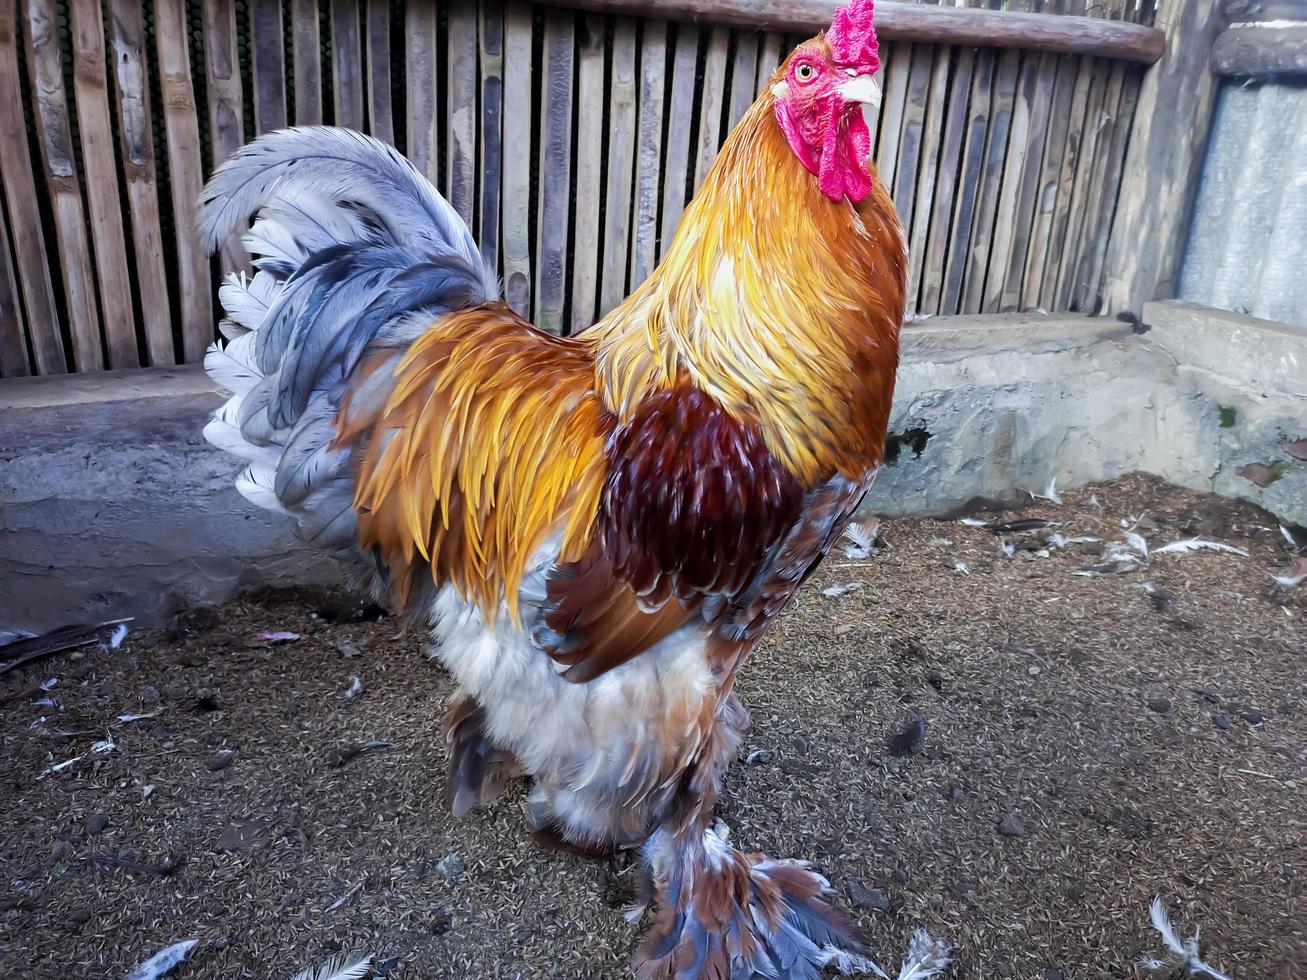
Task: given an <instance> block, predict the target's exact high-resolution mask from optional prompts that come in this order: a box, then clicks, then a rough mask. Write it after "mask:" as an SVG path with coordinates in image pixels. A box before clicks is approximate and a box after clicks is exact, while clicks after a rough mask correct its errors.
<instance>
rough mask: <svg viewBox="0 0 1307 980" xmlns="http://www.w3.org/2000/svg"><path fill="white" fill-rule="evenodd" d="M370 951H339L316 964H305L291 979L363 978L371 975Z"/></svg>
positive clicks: (328, 979)
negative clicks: (339, 952)
mask: <svg viewBox="0 0 1307 980" xmlns="http://www.w3.org/2000/svg"><path fill="white" fill-rule="evenodd" d="M375 959H376V957H375V956H374V955H373V954H372V953H359V952H353V953H341V954H339V955H338V956H333V957H332V958H331V959H329V960H326V961H325V962H322V963H319V964H318V965H317V966H306V967H305V968H304V969H303V970H301V971H300V972H299V973H297V974H295V976H293V977H292V978H291V980H364V978H365V977H369V976H371V975H372V962H373V960H375Z"/></svg>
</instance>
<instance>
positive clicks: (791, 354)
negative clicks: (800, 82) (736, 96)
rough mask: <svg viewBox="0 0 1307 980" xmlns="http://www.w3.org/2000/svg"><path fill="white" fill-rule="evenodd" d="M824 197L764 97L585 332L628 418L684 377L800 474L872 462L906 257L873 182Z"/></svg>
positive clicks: (884, 410) (848, 471) (881, 436)
mask: <svg viewBox="0 0 1307 980" xmlns="http://www.w3.org/2000/svg"><path fill="white" fill-rule="evenodd" d="M873 179H874V182H875V185H876V186H875V188H874V189H873V191H872V193H871V194H870V196H868V197H867V199H866V200H864V201H863V202H862V203H860V204H857V205H854V204H852V203H851V202H850V201H849V200H847V199H845V200H842V201H839V202H835V201H831V200H830V199H829V198H827V197H825V196H824V195H823V194H822V193H821V190H820V188H819V187H818V185H817V180H816V178H814V177H813V175H812V174H811V173H809V172H808V171H807V170H806V169H805V168H804V167H803V165H802V164H801V163H800V162H799V160H798V159H797V158H796V157H795V155H794V153H793V152H792V151H791V150H790V147H789V145H788V144H787V143H786V141H785V138H784V136H783V134H782V132H781V129H780V127H779V126H778V125H777V123H776V120H775V101H774V98H773V97H772V95H771V93H770V91H764V94H763V95H762V97H761V98H759V100H758V101H757V102H756V103H755V104H754V106H753V108H752V109H750V110H749V112H748V113H747V114H746V116H745V117H744V119H743V120H742V121H741V122H740V124H739V125H738V126H737V127H736V128H735V131H734V132H733V133H732V134H731V135H730V137H729V138H728V139H727V141H726V143H725V145H724V146H723V147H722V151H721V153H720V155H719V156H718V158H717V162H716V163H715V164H714V165H713V168H712V170H711V171H710V172H709V174H708V177H707V179H706V180H705V182H704V185H703V187H702V188H701V189H700V191H699V193H698V194H697V195H696V197H695V199H694V200H693V201H692V202H691V203H690V205H689V207H688V208H687V209H686V211H685V215H684V217H683V218H682V219H681V224H680V227H679V228H678V230H677V233H676V237H675V238H674V239H673V241H672V243H671V245H670V246H669V247H668V249H667V253H666V256H665V257H664V259H663V261H662V263H661V264H660V265H659V267H658V268H657V269H656V270H655V271H654V273H653V275H651V276H650V277H649V279H648V280H647V281H646V282H645V283H643V284H642V285H641V286H640V287H639V288H638V289H636V291H635V292H634V293H632V295H631V296H630V297H629V298H628V299H627V300H626V302H625V303H623V304H622V305H621V306H620V307H618V308H617V309H616V310H614V311H613V312H612V313H611V314H609V316H608V317H606V318H605V319H604V320H603V321H602V322H601V323H599V324H598V325H596V327H595V329H594V331H593V333H592V334H591V336H592V337H593V338H594V340H595V343H596V344H597V350H598V371H599V383H600V389H601V391H602V393H603V396H604V398H605V400H606V401H607V403H608V407H609V408H610V409H611V410H612V411H613V412H614V413H615V414H616V415H618V416H619V417H620V418H629V417H630V415H631V413H632V412H633V411H634V410H635V408H636V407H637V406H638V405H639V403H640V401H642V400H643V398H644V397H645V396H647V395H648V394H650V393H651V392H653V391H657V390H659V389H664V388H670V387H674V386H676V385H680V384H687V383H688V384H692V385H694V386H696V387H698V388H701V389H703V390H704V391H705V392H707V393H708V394H710V395H711V396H712V397H714V398H715V399H716V400H717V401H719V402H720V403H721V404H722V405H723V406H724V407H725V408H726V409H727V410H728V411H730V412H731V413H732V414H735V415H737V416H739V417H742V418H749V419H753V420H756V421H757V422H758V423H759V424H760V426H761V427H762V429H763V432H764V435H765V437H766V439H767V443H768V447H769V449H770V450H771V451H772V452H773V453H775V454H776V455H777V456H778V457H779V458H780V459H781V460H782V461H783V462H784V463H785V464H786V466H787V467H788V468H789V469H790V470H791V472H793V473H794V474H795V475H796V476H798V477H799V478H800V479H802V480H805V481H815V480H818V479H822V478H824V477H825V476H827V475H829V474H830V473H831V472H841V473H844V474H845V475H849V476H854V477H857V476H861V475H862V474H863V473H865V472H867V471H868V470H870V469H872V468H874V466H875V465H876V464H877V463H879V461H880V456H881V453H882V451H883V446H884V440H885V427H886V424H887V421H888V415H889V401H890V398H891V397H892V394H893V387H894V372H895V369H896V367H897V364H898V329H899V324H900V322H901V320H902V317H903V310H904V293H905V285H906V277H907V254H906V246H905V243H904V240H903V233H902V229H901V227H900V225H899V221H898V216H897V214H896V213H895V211H894V207H893V204H892V203H891V202H890V199H889V195H888V194H887V193H886V191H885V189H884V188H883V187H882V186H881V185H880V180H879V178H877V177H875V174H874V169H873Z"/></svg>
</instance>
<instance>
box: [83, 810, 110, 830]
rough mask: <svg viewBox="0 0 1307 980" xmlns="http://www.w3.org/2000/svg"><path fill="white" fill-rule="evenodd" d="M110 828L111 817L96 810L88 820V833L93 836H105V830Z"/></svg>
mask: <svg viewBox="0 0 1307 980" xmlns="http://www.w3.org/2000/svg"><path fill="white" fill-rule="evenodd" d="M108 826H109V815H108V814H106V813H102V812H100V811H99V810H96V811H95V813H92V814H91V815H90V816H89V817H87V818H86V832H87V833H88V834H91V835H92V836H94V835H96V834H103V833H104V831H105V828H106V827H108Z"/></svg>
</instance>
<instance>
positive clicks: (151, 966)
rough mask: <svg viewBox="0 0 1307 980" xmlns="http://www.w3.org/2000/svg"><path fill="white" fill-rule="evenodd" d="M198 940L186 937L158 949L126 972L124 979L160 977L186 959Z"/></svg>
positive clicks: (146, 979)
mask: <svg viewBox="0 0 1307 980" xmlns="http://www.w3.org/2000/svg"><path fill="white" fill-rule="evenodd" d="M198 942H199V940H198V939H186V940H183V941H182V942H180V943H173V944H172V945H171V946H169V947H168V948H167V949H161V950H159V952H157V953H155V954H154V955H153V956H151V957H150V958H149V959H148V960H146V961H145V962H144V963H142V964H141V965H140V966H138V967H137V968H136V969H135V970H133V971H132V972H131V973H129V974H127V977H126V980H159V978H160V977H163V976H167V975H168V974H169V973H171V972H172V971H173V969H174V968H175V967H176V966H177V965H178V964H179V963H181V962H182V960H184V959H186V957H187V955H189V953H190V951H191V950H192V949H194V948H195V944H196V943H198Z"/></svg>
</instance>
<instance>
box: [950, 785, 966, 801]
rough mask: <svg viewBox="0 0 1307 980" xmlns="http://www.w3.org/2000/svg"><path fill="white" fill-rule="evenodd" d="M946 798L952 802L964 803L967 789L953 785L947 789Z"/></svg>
mask: <svg viewBox="0 0 1307 980" xmlns="http://www.w3.org/2000/svg"><path fill="white" fill-rule="evenodd" d="M948 798H949V799H950V800H952V801H953V802H954V803H965V802H967V791H966V790H964V789H963V788H962V787H961V786H954V787H953V788H952V789H951V790H949V793H948Z"/></svg>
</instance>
